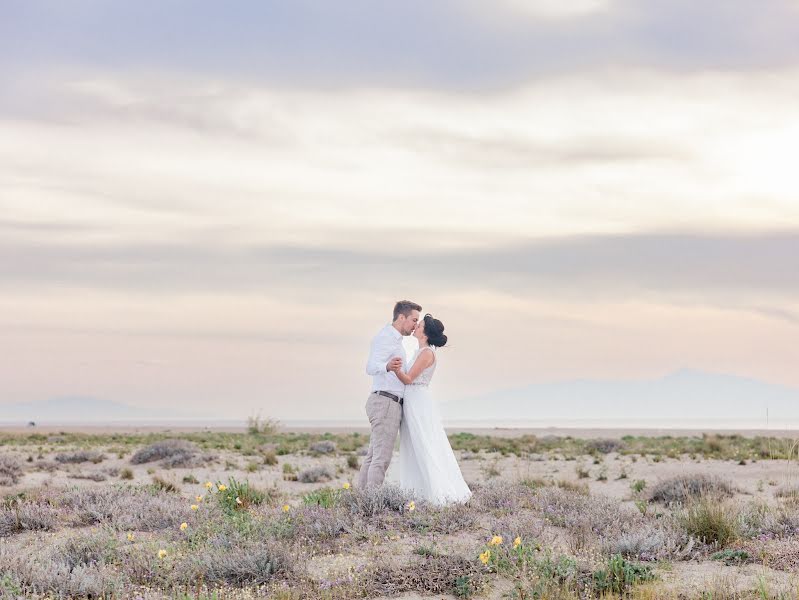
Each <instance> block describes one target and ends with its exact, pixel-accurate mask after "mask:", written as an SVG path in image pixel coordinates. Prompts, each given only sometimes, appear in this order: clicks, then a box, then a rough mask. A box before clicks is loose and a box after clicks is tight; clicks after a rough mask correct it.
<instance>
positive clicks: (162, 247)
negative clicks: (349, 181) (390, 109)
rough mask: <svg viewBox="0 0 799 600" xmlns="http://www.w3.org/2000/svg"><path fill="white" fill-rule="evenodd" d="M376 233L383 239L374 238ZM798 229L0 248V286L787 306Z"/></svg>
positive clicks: (793, 286) (797, 288)
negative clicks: (361, 288)
mask: <svg viewBox="0 0 799 600" xmlns="http://www.w3.org/2000/svg"><path fill="white" fill-rule="evenodd" d="M383 235H384V236H387V235H391V232H388V231H386V232H383ZM797 253H799V231H792V232H785V233H769V234H761V235H751V234H750V235H734V234H726V235H721V234H719V235H702V234H695V233H649V234H634V235H612V236H575V237H569V238H565V239H564V238H558V239H539V240H532V241H529V240H517V241H515V242H512V243H497V242H493V244H492V243H490V242H489V243H485V244H483V245H482V246H481V247H479V248H475V247H463V248H450V249H439V248H437V247H436V245H435V244H434V243H427V244H423V245H417V246H415V247H405V246H403V245H400V244H397V245H388V246H386V245H384V246H382V247H368V248H358V247H357V246H355V247H351V246H348V244H347V242H346V240H345V239H342V240H340V241H339V242H338V244H331V243H328V244H325V245H298V244H295V245H281V244H278V245H263V244H244V243H239V244H235V243H230V242H226V243H221V242H219V241H215V240H213V239H211V238H206V239H202V238H197V239H195V240H192V241H191V242H184V243H178V242H171V243H170V242H165V241H161V242H158V243H140V244H123V243H106V244H98V243H92V244H86V243H51V242H48V241H47V240H46V239H45V237H44V236H43V237H42V238H40V239H38V240H36V241H35V242H27V243H16V244H9V243H0V281H2V282H3V283H2V287H4V288H5V289H6V290H8V291H12V290H14V289H16V288H18V287H20V286H22V287H31V286H33V287H49V286H64V287H85V288H95V289H105V288H107V289H111V290H129V291H136V290H140V291H150V292H159V291H161V292H163V291H168V292H203V293H209V292H212V291H213V290H218V289H223V290H226V291H227V292H228V293H231V294H235V293H249V292H253V291H260V292H265V291H267V290H279V291H275V293H276V294H278V295H280V294H282V295H283V296H284V297H290V296H291V295H292V294H294V293H297V292H306V293H308V292H313V291H314V290H317V291H318V290H324V291H325V293H326V294H327V293H330V294H333V295H336V294H341V295H345V294H346V291H347V290H348V289H350V288H351V287H352V286H355V285H357V284H358V282H359V281H364V280H366V281H369V282H370V285H371V286H372V287H373V288H374V289H376V290H386V291H388V290H391V289H394V288H395V287H396V277H397V274H398V273H404V272H406V271H407V269H408V266H409V265H412V270H411V271H410V272H411V273H412V277H413V280H414V283H415V284H416V285H422V286H424V287H426V288H435V287H436V286H440V287H443V288H446V289H448V290H451V291H452V292H457V291H469V290H475V289H485V290H495V291H501V292H503V293H506V294H509V295H518V296H521V297H524V296H525V295H527V294H528V293H530V292H531V291H532V290H536V291H537V293H538V294H543V295H551V296H553V297H557V296H558V295H559V294H560V293H564V292H565V293H569V292H579V293H580V294H587V295H589V296H594V297H597V298H605V299H616V300H618V299H621V298H624V297H627V296H628V295H629V294H631V293H633V294H635V293H638V294H644V295H646V294H648V293H656V294H658V296H659V297H660V298H668V297H669V296H670V295H672V294H677V295H679V294H684V293H687V292H688V293H693V294H696V295H697V296H699V297H703V296H704V297H706V298H708V297H709V298H715V297H727V296H729V297H736V296H739V295H744V296H753V295H755V296H760V297H774V296H776V297H781V298H783V299H785V298H789V299H793V300H794V301H795V300H796V298H797V294H799V280H798V279H797V278H796V277H794V272H795V256H797Z"/></svg>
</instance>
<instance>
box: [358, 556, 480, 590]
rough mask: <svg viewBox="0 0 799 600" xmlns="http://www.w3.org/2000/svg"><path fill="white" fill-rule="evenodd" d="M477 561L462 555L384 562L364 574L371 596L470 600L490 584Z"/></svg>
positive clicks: (373, 566)
mask: <svg viewBox="0 0 799 600" xmlns="http://www.w3.org/2000/svg"><path fill="white" fill-rule="evenodd" d="M481 567H482V565H480V564H479V563H477V561H473V560H472V561H470V560H467V559H465V558H463V557H461V556H453V555H442V554H437V555H434V556H429V557H424V558H422V557H418V558H417V559H416V560H413V561H409V562H407V563H402V564H399V565H396V564H390V563H382V564H375V565H372V566H370V568H369V570H368V571H367V573H366V574H364V575H362V578H363V579H362V585H363V586H364V588H365V590H364V591H366V593H367V594H368V597H375V596H393V595H396V594H399V593H404V592H423V593H425V594H435V595H439V594H455V593H457V594H458V595H459V596H460V597H469V596H472V595H475V594H477V593H479V592H480V591H481V590H482V589H483V587H484V586H485V583H486V579H485V577H486V575H485V570H484V569H482V568H481Z"/></svg>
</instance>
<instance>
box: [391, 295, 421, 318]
mask: <svg viewBox="0 0 799 600" xmlns="http://www.w3.org/2000/svg"><path fill="white" fill-rule="evenodd" d="M414 310H418V311H419V312H422V307H421V306H419V305H418V304H416V302H411V301H410V300H400V301H399V302H397V303H396V304H395V305H394V321H396V320H397V319H399V316H400V315H405V316H406V317H409V316H410V315H411V312H412V311H414Z"/></svg>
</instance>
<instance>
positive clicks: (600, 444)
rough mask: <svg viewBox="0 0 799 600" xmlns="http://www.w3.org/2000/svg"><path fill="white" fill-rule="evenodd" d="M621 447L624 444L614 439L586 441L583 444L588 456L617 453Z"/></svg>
mask: <svg viewBox="0 0 799 600" xmlns="http://www.w3.org/2000/svg"><path fill="white" fill-rule="evenodd" d="M623 447H624V442H622V441H621V440H614V439H597V440H588V441H587V442H586V443H585V449H586V451H587V452H588V453H590V454H593V453H599V454H610V453H611V452H618V451H619V450H621V449H622V448H623Z"/></svg>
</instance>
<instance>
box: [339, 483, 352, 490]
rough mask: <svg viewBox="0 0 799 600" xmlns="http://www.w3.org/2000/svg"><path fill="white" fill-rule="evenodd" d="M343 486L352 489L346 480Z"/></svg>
mask: <svg viewBox="0 0 799 600" xmlns="http://www.w3.org/2000/svg"><path fill="white" fill-rule="evenodd" d="M341 487H343V488H344V489H345V490H348V489H350V484H349V483H346V482H345V483H344V485H342V486H341Z"/></svg>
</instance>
